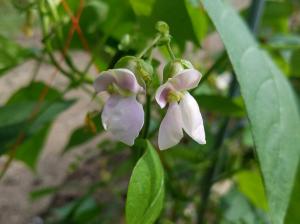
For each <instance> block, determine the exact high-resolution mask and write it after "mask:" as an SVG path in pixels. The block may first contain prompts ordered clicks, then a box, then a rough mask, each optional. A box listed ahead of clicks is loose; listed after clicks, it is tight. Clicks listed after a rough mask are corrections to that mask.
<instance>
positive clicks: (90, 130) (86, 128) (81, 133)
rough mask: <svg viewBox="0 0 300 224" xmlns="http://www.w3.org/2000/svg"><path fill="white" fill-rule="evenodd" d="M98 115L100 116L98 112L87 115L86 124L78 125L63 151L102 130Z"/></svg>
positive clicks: (69, 149) (71, 148) (85, 140)
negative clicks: (90, 115) (93, 114)
mask: <svg viewBox="0 0 300 224" xmlns="http://www.w3.org/2000/svg"><path fill="white" fill-rule="evenodd" d="M99 117H100V116H99V115H98V114H97V115H96V116H93V117H91V118H89V117H87V118H86V124H85V125H83V126H81V127H79V128H78V129H76V130H75V131H74V132H73V133H72V135H71V137H70V139H69V141H68V143H67V144H66V147H65V149H64V152H68V151H71V150H73V149H74V147H76V146H79V145H81V144H83V143H85V142H87V141H89V140H91V139H92V138H93V137H95V136H96V135H98V134H99V133H100V132H101V131H103V127H102V125H101V124H100V121H99Z"/></svg>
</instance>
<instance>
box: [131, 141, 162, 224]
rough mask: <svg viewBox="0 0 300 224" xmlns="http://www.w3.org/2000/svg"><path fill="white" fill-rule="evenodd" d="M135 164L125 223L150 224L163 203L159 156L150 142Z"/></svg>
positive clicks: (157, 214)
mask: <svg viewBox="0 0 300 224" xmlns="http://www.w3.org/2000/svg"><path fill="white" fill-rule="evenodd" d="M145 144H146V152H145V154H144V155H143V156H142V157H141V158H140V159H139V161H138V162H137V164H136V166H135V168H134V170H133V172H132V176H131V178H130V182H129V186H128V193H127V200H126V221H127V223H128V224H138V223H145V224H151V223H154V221H155V220H156V219H157V217H158V216H159V214H160V212H161V210H162V208H163V201H164V191H165V189H164V171H163V168H162V165H161V162H160V159H159V156H158V154H157V152H156V151H155V149H154V148H153V146H152V145H151V143H150V142H148V141H147V142H146V143H145Z"/></svg>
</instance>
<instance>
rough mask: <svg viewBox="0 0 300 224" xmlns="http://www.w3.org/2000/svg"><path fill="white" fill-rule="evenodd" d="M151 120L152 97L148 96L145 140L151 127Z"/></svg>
mask: <svg viewBox="0 0 300 224" xmlns="http://www.w3.org/2000/svg"><path fill="white" fill-rule="evenodd" d="M150 120H151V95H149V94H147V96H146V112H145V125H144V131H143V138H144V139H146V138H147V137H148V133H149V127H150Z"/></svg>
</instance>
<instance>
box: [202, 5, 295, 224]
mask: <svg viewBox="0 0 300 224" xmlns="http://www.w3.org/2000/svg"><path fill="white" fill-rule="evenodd" d="M202 2H203V3H204V6H205V8H206V10H207V12H208V14H209V16H210V17H211V19H212V21H213V23H214V24H215V26H216V28H217V30H218V31H219V33H220V35H221V38H222V40H223V42H224V44H225V47H226V49H227V51H228V54H229V57H230V60H231V61H232V64H233V67H234V70H235V72H236V75H237V79H238V82H239V84H240V88H241V93H242V96H243V98H244V101H245V105H246V109H247V112H248V117H249V119H250V124H251V128H252V133H253V136H254V142H255V145H256V150H257V155H258V159H259V162H260V168H261V170H262V174H263V178H264V183H265V188H266V193H267V197H268V202H269V209H270V215H271V218H272V220H273V223H275V224H277V223H283V220H284V217H285V214H286V210H287V207H288V203H289V198H290V194H291V191H292V187H293V182H294V179H295V174H296V170H297V164H298V161H299V145H300V138H299V133H300V118H299V113H298V108H297V104H296V101H295V97H294V94H293V91H292V89H291V87H290V85H289V83H288V82H287V80H286V78H285V77H284V75H283V74H282V73H281V72H280V70H279V69H278V68H277V67H276V66H275V65H274V63H273V62H272V61H271V59H270V58H269V57H268V55H267V54H266V53H265V52H264V51H262V50H261V49H259V47H258V44H257V43H256V41H255V40H254V38H253V37H252V35H251V34H250V32H249V30H248V29H247V27H246V25H245V24H244V23H243V21H242V20H241V19H240V17H239V16H238V15H237V14H236V12H235V11H234V10H232V9H231V8H230V7H229V6H228V5H226V4H225V3H223V2H222V1H220V0H215V1H211V0H202Z"/></svg>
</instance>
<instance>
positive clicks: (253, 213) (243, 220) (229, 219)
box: [218, 187, 269, 224]
mask: <svg viewBox="0 0 300 224" xmlns="http://www.w3.org/2000/svg"><path fill="white" fill-rule="evenodd" d="M221 207H222V208H223V215H222V220H221V221H220V222H218V223H220V224H233V223H234V224H258V223H261V224H262V223H269V222H268V220H266V217H264V215H263V214H262V213H261V211H258V210H257V209H255V208H253V206H251V203H249V201H248V200H247V199H246V198H245V197H244V196H243V194H241V193H240V192H239V191H238V190H237V189H236V188H235V187H233V188H232V189H231V190H230V191H229V192H228V193H227V194H226V195H225V196H224V197H222V198H221Z"/></svg>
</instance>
